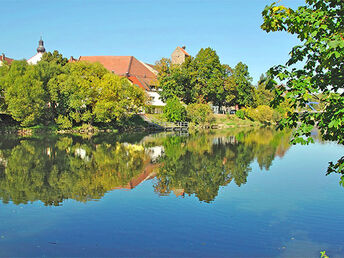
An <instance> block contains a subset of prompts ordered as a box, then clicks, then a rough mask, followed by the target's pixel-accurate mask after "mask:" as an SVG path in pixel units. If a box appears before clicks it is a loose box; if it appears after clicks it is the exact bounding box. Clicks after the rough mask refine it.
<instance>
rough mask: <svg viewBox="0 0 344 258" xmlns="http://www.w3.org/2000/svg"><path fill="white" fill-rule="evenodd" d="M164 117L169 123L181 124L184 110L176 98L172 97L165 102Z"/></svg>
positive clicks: (183, 118) (183, 119)
mask: <svg viewBox="0 0 344 258" xmlns="http://www.w3.org/2000/svg"><path fill="white" fill-rule="evenodd" d="M164 116H165V117H166V119H167V120H168V121H169V122H182V121H185V118H186V109H185V107H184V106H183V104H182V103H180V101H179V100H178V98H177V97H173V98H170V99H168V100H167V102H166V106H165V107H164Z"/></svg>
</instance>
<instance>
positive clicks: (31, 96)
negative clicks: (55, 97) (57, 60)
mask: <svg viewBox="0 0 344 258" xmlns="http://www.w3.org/2000/svg"><path fill="white" fill-rule="evenodd" d="M2 83H3V87H4V89H5V93H4V95H5V102H6V105H7V112H9V113H10V114H11V116H12V117H13V118H14V119H15V120H17V121H19V122H21V124H22V125H23V126H32V125H35V124H37V123H39V122H42V120H43V119H42V118H43V115H44V114H45V112H44V111H45V109H46V100H47V94H46V92H45V90H44V88H43V82H42V81H41V80H39V76H38V73H37V68H36V67H35V66H31V65H28V64H27V62H26V61H25V60H23V61H13V62H12V64H11V66H10V69H9V71H8V73H7V74H6V75H5V77H3V79H2Z"/></svg>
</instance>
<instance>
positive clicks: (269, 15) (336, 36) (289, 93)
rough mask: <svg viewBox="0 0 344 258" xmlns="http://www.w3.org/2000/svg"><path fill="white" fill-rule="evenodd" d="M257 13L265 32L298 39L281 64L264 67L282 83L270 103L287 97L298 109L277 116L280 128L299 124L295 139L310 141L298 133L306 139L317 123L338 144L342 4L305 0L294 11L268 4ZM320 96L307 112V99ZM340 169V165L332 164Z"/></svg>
mask: <svg viewBox="0 0 344 258" xmlns="http://www.w3.org/2000/svg"><path fill="white" fill-rule="evenodd" d="M262 15H263V18H264V23H263V24H262V29H264V30H265V31H266V32H270V31H287V32H289V33H292V34H295V35H296V36H297V37H298V39H299V40H300V41H301V43H302V44H301V45H299V46H296V47H294V48H293V49H292V51H291V53H290V59H289V60H288V61H287V63H286V66H276V67H273V68H271V69H270V71H269V74H270V75H271V78H278V80H279V81H280V82H282V83H283V84H284V86H281V87H279V88H281V89H283V92H282V91H281V90H280V89H275V93H276V97H275V100H274V105H275V106H277V105H278V104H279V103H281V102H282V101H284V99H285V98H287V99H289V100H290V101H291V105H292V107H294V108H295V109H296V110H297V111H298V112H294V113H293V114H290V116H289V118H287V119H284V120H282V121H281V123H280V127H281V128H283V127H284V126H293V127H296V126H297V125H298V122H301V125H300V126H298V128H297V131H296V133H295V135H294V136H295V138H294V142H300V143H308V142H310V141H311V140H310V138H307V139H305V138H303V136H306V137H308V136H309V134H310V130H311V128H313V127H314V126H317V127H318V128H319V129H320V131H321V133H322V135H323V138H324V139H325V140H332V141H337V142H339V143H343V142H344V141H343V135H344V129H343V126H342V125H343V124H344V121H343V112H342V110H343V109H344V95H343V94H344V93H343V92H342V90H343V88H344V2H343V1H341V0H307V1H306V5H305V6H300V7H299V8H298V9H297V10H291V9H288V8H286V7H283V6H278V5H277V3H273V4H272V5H270V6H267V7H266V8H265V9H264V11H263V13H262ZM295 65H297V66H295ZM300 66H303V67H302V68H300ZM268 85H269V87H270V88H276V85H277V83H276V81H272V82H270V83H268ZM335 93H337V94H335ZM278 94H280V95H283V96H282V97H281V96H279V95H278ZM320 94H321V95H322V98H321V99H319V101H321V102H322V110H318V111H319V113H317V112H313V113H312V112H309V111H308V110H307V109H306V105H307V103H308V102H309V101H310V100H311V99H314V97H315V96H318V95H320ZM339 162H342V161H339ZM334 167H335V166H334ZM339 167H340V164H338V166H337V167H336V168H337V169H339Z"/></svg>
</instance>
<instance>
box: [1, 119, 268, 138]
mask: <svg viewBox="0 0 344 258" xmlns="http://www.w3.org/2000/svg"><path fill="white" fill-rule="evenodd" d="M0 119H1V125H0V133H1V134H18V135H22V136H26V135H32V134H35V133H57V134H97V133H105V132H107V133H114V132H140V131H158V130H163V128H159V126H158V125H159V124H162V123H166V122H167V120H166V119H165V118H164V116H163V114H145V115H136V116H133V117H131V118H130V119H127V120H126V121H121V122H117V123H112V124H106V125H104V124H94V125H89V124H84V125H81V126H75V127H73V128H68V129H61V128H59V127H58V126H57V125H56V124H52V125H38V126H33V127H22V126H20V124H19V123H18V122H17V121H15V120H13V119H12V118H11V117H10V116H7V115H3V114H2V115H1V117H0ZM189 126H190V129H192V130H198V129H226V128H235V127H259V126H262V124H261V123H259V122H255V121H251V120H248V119H240V118H238V117H237V116H235V115H223V114H216V115H214V119H213V121H212V123H211V124H204V125H195V124H192V123H190V124H189Z"/></svg>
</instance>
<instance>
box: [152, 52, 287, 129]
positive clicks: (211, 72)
mask: <svg viewBox="0 0 344 258" xmlns="http://www.w3.org/2000/svg"><path fill="white" fill-rule="evenodd" d="M155 68H156V69H157V71H158V87H159V88H160V89H161V97H162V99H163V100H164V101H166V103H167V105H166V107H165V108H164V113H165V114H166V118H167V119H168V120H170V121H181V120H186V119H188V120H190V121H192V122H195V123H201V122H206V121H207V119H206V118H207V117H208V118H209V117H210V116H211V114H212V109H211V108H210V105H213V106H217V107H219V108H221V107H232V109H234V108H236V109H237V108H245V109H244V110H243V111H241V112H239V114H238V116H239V117H240V118H243V119H245V118H248V119H250V120H254V121H259V122H272V121H277V120H279V119H280V118H281V117H284V116H286V114H287V111H288V107H289V106H288V102H283V103H281V104H280V105H279V106H278V107H276V108H275V110H273V109H272V108H271V107H270V102H271V101H272V100H273V99H274V97H275V96H274V93H273V92H271V91H270V90H268V89H267V88H266V86H267V82H268V77H267V75H265V74H262V75H261V77H260V79H259V81H258V84H257V85H256V86H254V85H253V84H252V77H251V76H250V73H249V71H248V66H247V65H246V64H244V63H243V62H239V63H238V64H237V65H236V66H235V67H234V68H232V67H230V66H229V65H227V64H222V63H221V62H220V58H219V56H218V55H217V53H216V51H215V50H213V49H211V48H209V47H208V48H205V49H203V48H202V49H201V50H200V51H199V52H198V53H197V55H196V56H195V57H191V56H190V57H186V60H185V62H184V63H182V64H172V62H171V60H170V59H168V58H162V59H161V60H160V61H158V62H157V63H156V66H155ZM181 103H184V104H181ZM185 105H187V108H183V106H185ZM227 112H228V109H227ZM256 114H259V115H258V116H257V115H256ZM200 118H203V119H200ZM201 120H202V121H201ZM209 120H210V119H208V121H209Z"/></svg>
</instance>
